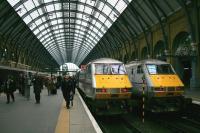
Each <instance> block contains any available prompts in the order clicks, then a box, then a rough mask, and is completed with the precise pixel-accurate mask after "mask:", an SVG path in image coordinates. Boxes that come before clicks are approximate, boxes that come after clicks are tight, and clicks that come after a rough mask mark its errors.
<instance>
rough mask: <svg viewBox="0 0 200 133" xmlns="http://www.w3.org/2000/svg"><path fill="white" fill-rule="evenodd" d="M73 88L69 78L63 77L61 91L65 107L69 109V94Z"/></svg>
mask: <svg viewBox="0 0 200 133" xmlns="http://www.w3.org/2000/svg"><path fill="white" fill-rule="evenodd" d="M72 87H73V81H72V79H71V78H70V77H69V76H67V75H66V76H64V78H63V81H62V85H61V89H62V93H63V97H64V99H65V101H66V107H67V109H69V104H70V92H71V91H72Z"/></svg>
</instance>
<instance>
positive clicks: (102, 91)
mask: <svg viewBox="0 0 200 133" xmlns="http://www.w3.org/2000/svg"><path fill="white" fill-rule="evenodd" d="M96 92H101V93H106V92H107V89H96Z"/></svg>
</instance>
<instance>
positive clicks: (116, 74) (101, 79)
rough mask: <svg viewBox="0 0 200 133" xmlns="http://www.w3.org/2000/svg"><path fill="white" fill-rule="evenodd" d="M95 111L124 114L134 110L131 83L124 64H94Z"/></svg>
mask: <svg viewBox="0 0 200 133" xmlns="http://www.w3.org/2000/svg"><path fill="white" fill-rule="evenodd" d="M94 68H95V71H94V79H93V81H94V87H95V91H96V92H95V101H96V105H95V111H96V112H99V113H100V112H101V113H102V114H104V115H105V114H122V113H126V112H128V110H132V106H131V101H130V99H131V95H132V93H131V88H132V85H131V82H130V81H129V78H128V75H127V73H126V70H125V67H124V64H122V63H96V64H94Z"/></svg>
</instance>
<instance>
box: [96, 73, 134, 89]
mask: <svg viewBox="0 0 200 133" xmlns="http://www.w3.org/2000/svg"><path fill="white" fill-rule="evenodd" d="M95 79H96V88H131V87H132V85H131V83H130V81H129V78H128V75H95Z"/></svg>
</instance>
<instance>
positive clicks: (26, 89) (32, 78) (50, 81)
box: [0, 73, 76, 109]
mask: <svg viewBox="0 0 200 133" xmlns="http://www.w3.org/2000/svg"><path fill="white" fill-rule="evenodd" d="M31 86H33V92H34V94H35V101H36V102H35V103H36V104H39V103H40V93H41V91H42V89H43V88H44V86H45V88H47V94H48V95H51V94H57V89H59V88H61V90H62V94H63V98H64V99H65V101H66V107H67V109H69V108H70V105H71V106H73V97H74V94H75V88H76V78H75V77H74V76H69V75H64V76H63V77H61V76H59V77H55V76H51V77H44V76H39V75H38V74H37V73H36V74H34V75H32V73H21V74H20V75H19V77H14V76H13V75H8V76H7V78H6V80H4V81H1V82H0V92H4V93H5V94H6V97H7V102H6V103H7V104H9V103H10V99H12V102H15V95H14V94H15V93H14V92H15V91H16V90H19V93H20V94H21V95H22V96H24V97H25V98H26V99H27V100H30V91H31Z"/></svg>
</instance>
